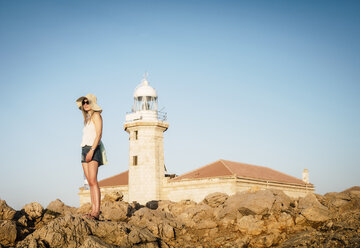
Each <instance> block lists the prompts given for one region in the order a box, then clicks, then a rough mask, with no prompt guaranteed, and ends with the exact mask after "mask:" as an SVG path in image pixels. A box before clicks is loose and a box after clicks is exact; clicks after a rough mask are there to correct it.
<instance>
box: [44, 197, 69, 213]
mask: <svg viewBox="0 0 360 248" xmlns="http://www.w3.org/2000/svg"><path fill="white" fill-rule="evenodd" d="M46 209H48V210H50V211H53V212H55V213H60V214H65V213H72V214H74V213H76V208H74V207H70V206H67V205H65V204H64V203H63V202H62V201H61V200H60V199H56V200H55V201H52V202H50V203H49V205H48V206H47V207H46Z"/></svg>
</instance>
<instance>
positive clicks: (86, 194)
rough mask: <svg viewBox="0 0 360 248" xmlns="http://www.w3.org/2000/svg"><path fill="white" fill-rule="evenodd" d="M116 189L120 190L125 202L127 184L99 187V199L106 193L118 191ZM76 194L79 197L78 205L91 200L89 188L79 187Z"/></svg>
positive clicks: (127, 196)
mask: <svg viewBox="0 0 360 248" xmlns="http://www.w3.org/2000/svg"><path fill="white" fill-rule="evenodd" d="M118 191H120V192H121V193H122V194H123V195H124V198H123V200H124V201H126V202H129V192H128V186H114V187H101V188H100V192H101V199H103V198H104V197H105V195H106V194H107V193H110V192H118ZM78 195H79V197H80V206H81V205H83V204H85V203H90V202H91V200H90V190H84V189H82V188H81V189H80V192H79V193H78Z"/></svg>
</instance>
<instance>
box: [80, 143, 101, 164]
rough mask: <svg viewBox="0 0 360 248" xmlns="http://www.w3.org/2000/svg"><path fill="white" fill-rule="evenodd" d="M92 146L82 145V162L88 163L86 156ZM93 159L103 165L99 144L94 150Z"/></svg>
mask: <svg viewBox="0 0 360 248" xmlns="http://www.w3.org/2000/svg"><path fill="white" fill-rule="evenodd" d="M90 149H91V146H83V147H81V163H86V162H85V158H86V154H88V152H89V151H90ZM91 161H97V162H98V163H99V166H100V165H103V164H104V163H103V161H102V156H101V152H100V146H97V147H96V149H95V151H94V155H93V157H92V159H91Z"/></svg>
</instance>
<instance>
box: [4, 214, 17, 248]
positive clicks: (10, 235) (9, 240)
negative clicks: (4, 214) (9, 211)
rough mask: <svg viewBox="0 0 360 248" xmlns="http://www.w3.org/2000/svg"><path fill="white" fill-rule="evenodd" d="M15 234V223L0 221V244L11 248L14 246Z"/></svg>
mask: <svg viewBox="0 0 360 248" xmlns="http://www.w3.org/2000/svg"><path fill="white" fill-rule="evenodd" d="M16 236H17V232H16V223H15V221H12V220H0V244H1V245H4V246H12V245H14V244H15V240H16Z"/></svg>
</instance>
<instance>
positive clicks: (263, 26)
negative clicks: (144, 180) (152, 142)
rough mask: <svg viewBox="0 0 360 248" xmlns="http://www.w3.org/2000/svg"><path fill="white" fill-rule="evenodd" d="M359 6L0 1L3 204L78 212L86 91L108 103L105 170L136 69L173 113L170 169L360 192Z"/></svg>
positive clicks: (122, 156) (123, 151)
mask: <svg viewBox="0 0 360 248" xmlns="http://www.w3.org/2000/svg"><path fill="white" fill-rule="evenodd" d="M359 13H360V3H359V2H358V1H184V0H183V1H120V0H119V1H25V0H18V1H10V0H8V1H6V0H1V1H0V106H2V108H1V109H2V113H1V122H0V128H1V129H0V130H1V142H0V155H1V156H0V158H1V160H0V168H1V171H0V198H2V199H5V200H6V201H7V202H8V203H9V204H10V205H11V206H13V207H14V208H16V209H19V208H21V207H22V206H23V205H24V204H26V203H29V202H32V201H38V202H40V203H41V204H42V205H43V206H44V207H46V206H47V204H48V203H49V202H50V201H52V200H55V199H56V198H60V199H61V200H63V201H64V202H65V203H66V204H69V205H73V206H78V205H79V198H78V195H77V193H78V188H79V187H80V186H82V183H83V172H82V168H81V164H80V141H81V131H82V115H81V112H80V111H79V110H78V109H77V108H76V105H75V100H76V99H77V98H78V97H79V96H82V95H85V94H87V93H93V94H95V95H96V96H97V97H98V103H99V105H100V106H101V107H102V108H103V119H104V130H103V142H104V144H105V146H106V149H107V153H108V159H109V164H108V165H107V166H104V167H102V168H100V171H99V179H103V178H106V177H109V176H112V175H114V174H117V173H120V172H123V171H125V170H127V167H128V150H129V147H128V134H127V133H126V132H125V131H124V130H123V124H124V120H125V114H126V112H128V111H130V109H131V105H132V103H133V98H132V97H133V96H132V95H133V92H134V89H135V87H136V86H137V85H138V84H139V83H140V81H141V79H142V76H143V74H144V72H146V71H147V72H149V81H150V84H151V85H152V86H153V87H154V88H155V89H156V90H157V92H158V95H159V105H160V108H162V107H165V109H164V111H166V112H167V113H168V121H169V123H170V128H169V129H168V131H166V133H165V141H164V142H165V143H164V145H165V164H166V167H167V168H168V170H169V172H171V173H177V174H182V173H185V172H187V171H190V170H193V169H195V168H198V167H200V166H203V165H205V164H208V163H211V162H213V161H215V160H218V159H220V158H222V159H228V160H233V161H238V162H245V163H251V164H255V165H263V166H267V167H270V168H273V169H275V170H279V171H282V172H284V173H287V174H289V175H292V176H296V177H299V178H300V177H301V173H302V170H303V169H304V168H308V169H309V171H310V181H311V182H312V183H313V184H315V186H316V192H317V193H320V194H324V193H326V192H329V191H342V190H344V189H346V188H348V187H351V186H353V185H359V184H360V179H359V178H360V162H359V161H360V111H359V109H360V97H359V96H360V69H359V68H360V15H359Z"/></svg>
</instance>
